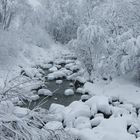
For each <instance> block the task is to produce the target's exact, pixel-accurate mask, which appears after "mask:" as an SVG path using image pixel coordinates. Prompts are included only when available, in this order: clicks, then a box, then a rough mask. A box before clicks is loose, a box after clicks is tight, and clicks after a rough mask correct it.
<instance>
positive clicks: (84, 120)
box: [74, 116, 91, 129]
mask: <svg viewBox="0 0 140 140" xmlns="http://www.w3.org/2000/svg"><path fill="white" fill-rule="evenodd" d="M74 127H75V128H77V129H83V128H91V123H90V120H89V118H88V117H83V116H82V117H78V118H77V119H76V120H75V121H74Z"/></svg>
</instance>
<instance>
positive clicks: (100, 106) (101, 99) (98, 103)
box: [85, 96, 111, 114]
mask: <svg viewBox="0 0 140 140" xmlns="http://www.w3.org/2000/svg"><path fill="white" fill-rule="evenodd" d="M85 104H87V105H88V106H89V107H90V108H91V110H92V108H94V109H95V108H97V111H101V112H102V113H105V114H110V113H111V110H110V106H109V100H108V98H107V97H105V96H93V97H92V98H90V99H89V100H88V101H86V102H85Z"/></svg>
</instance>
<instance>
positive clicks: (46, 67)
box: [43, 64, 53, 69]
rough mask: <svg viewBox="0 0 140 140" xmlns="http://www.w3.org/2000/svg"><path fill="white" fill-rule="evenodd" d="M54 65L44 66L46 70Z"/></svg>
mask: <svg viewBox="0 0 140 140" xmlns="http://www.w3.org/2000/svg"><path fill="white" fill-rule="evenodd" d="M52 66H53V65H52V64H46V65H43V68H44V69H50V68H51V67H52Z"/></svg>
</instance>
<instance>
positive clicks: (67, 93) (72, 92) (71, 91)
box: [64, 89, 74, 96]
mask: <svg viewBox="0 0 140 140" xmlns="http://www.w3.org/2000/svg"><path fill="white" fill-rule="evenodd" d="M64 94H65V95H66V96H70V95H74V91H73V89H66V90H65V92H64Z"/></svg>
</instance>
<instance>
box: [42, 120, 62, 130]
mask: <svg viewBox="0 0 140 140" xmlns="http://www.w3.org/2000/svg"><path fill="white" fill-rule="evenodd" d="M62 128H63V126H62V123H61V122H58V121H51V122H48V123H46V124H45V126H44V129H49V130H58V129H62Z"/></svg>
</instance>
